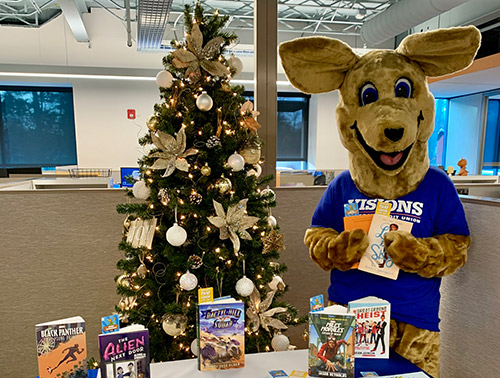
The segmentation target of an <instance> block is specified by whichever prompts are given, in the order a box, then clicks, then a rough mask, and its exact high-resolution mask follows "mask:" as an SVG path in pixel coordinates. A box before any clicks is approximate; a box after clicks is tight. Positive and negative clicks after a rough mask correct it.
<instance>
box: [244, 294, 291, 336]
mask: <svg viewBox="0 0 500 378" xmlns="http://www.w3.org/2000/svg"><path fill="white" fill-rule="evenodd" d="M274 294H276V290H271V291H269V292H268V293H267V294H266V298H265V299H264V300H263V301H261V298H260V293H259V291H258V290H257V289H256V288H254V289H253V292H252V294H250V298H249V301H248V308H247V316H248V318H249V319H250V322H249V323H250V328H251V329H252V332H257V331H258V330H259V327H260V326H262V328H264V329H265V330H266V331H269V327H272V328H274V329H287V328H288V327H287V326H286V325H285V324H284V323H283V322H282V321H281V320H278V319H276V318H273V315H275V314H279V313H282V312H286V311H287V309H286V308H284V307H274V308H271V309H270V310H268V309H269V307H270V306H271V303H272V302H273V298H274Z"/></svg>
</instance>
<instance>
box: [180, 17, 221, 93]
mask: <svg viewBox="0 0 500 378" xmlns="http://www.w3.org/2000/svg"><path fill="white" fill-rule="evenodd" d="M186 42H187V45H188V48H187V49H185V48H181V49H178V50H175V51H174V52H172V55H173V57H174V59H173V61H172V64H173V65H174V66H175V67H177V68H187V70H186V72H185V76H186V77H189V78H190V79H191V81H193V82H194V83H196V82H197V81H199V80H200V79H201V70H200V68H203V69H204V70H205V71H207V72H208V73H209V74H211V75H213V76H226V75H227V74H229V69H228V68H227V67H226V66H225V65H224V64H222V63H221V62H219V61H218V60H214V59H215V58H216V56H217V55H218V54H219V51H220V46H221V45H222V44H223V43H224V38H222V37H221V36H219V37H215V38H213V39H211V40H210V41H208V42H207V43H206V44H205V46H203V34H202V33H201V31H200V27H199V26H198V24H194V25H193V27H192V28H191V34H188V35H187V36H186Z"/></svg>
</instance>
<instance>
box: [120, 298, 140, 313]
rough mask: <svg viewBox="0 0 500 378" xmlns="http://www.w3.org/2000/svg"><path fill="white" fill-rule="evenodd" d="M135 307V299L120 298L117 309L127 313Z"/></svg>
mask: <svg viewBox="0 0 500 378" xmlns="http://www.w3.org/2000/svg"><path fill="white" fill-rule="evenodd" d="M135 306H137V298H136V297H121V299H120V302H118V307H119V308H120V310H122V311H129V310H130V309H132V308H134V307H135Z"/></svg>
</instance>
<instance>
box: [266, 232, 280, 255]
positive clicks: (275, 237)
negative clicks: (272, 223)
mask: <svg viewBox="0 0 500 378" xmlns="http://www.w3.org/2000/svg"><path fill="white" fill-rule="evenodd" d="M262 244H263V246H264V248H263V249H262V253H264V254H266V253H268V252H271V251H278V252H281V251H284V250H285V244H284V243H283V234H279V233H278V232H277V231H276V229H274V228H273V229H272V230H271V232H269V234H268V235H267V236H265V237H263V238H262Z"/></svg>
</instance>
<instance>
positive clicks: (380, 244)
mask: <svg viewBox="0 0 500 378" xmlns="http://www.w3.org/2000/svg"><path fill="white" fill-rule="evenodd" d="M412 226H413V223H411V222H406V221H402V220H399V219H395V218H391V217H389V216H386V215H381V214H374V215H373V219H372V222H371V224H370V230H369V231H368V241H369V245H368V249H367V250H366V252H365V254H364V255H363V256H362V257H361V260H360V262H359V266H358V269H359V270H362V271H364V272H368V273H373V274H376V275H379V276H383V277H386V278H390V279H393V280H395V279H397V278H398V273H399V268H398V266H397V265H396V264H394V262H393V261H392V259H391V258H390V257H389V256H388V255H387V253H386V252H385V247H384V236H385V234H387V233H388V232H389V231H398V230H399V231H407V232H410V231H411V228H412Z"/></svg>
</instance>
